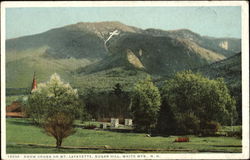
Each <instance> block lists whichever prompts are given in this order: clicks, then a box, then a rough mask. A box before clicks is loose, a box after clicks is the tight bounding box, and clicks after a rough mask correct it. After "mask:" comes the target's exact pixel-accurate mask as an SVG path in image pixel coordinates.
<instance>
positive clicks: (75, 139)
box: [6, 119, 242, 153]
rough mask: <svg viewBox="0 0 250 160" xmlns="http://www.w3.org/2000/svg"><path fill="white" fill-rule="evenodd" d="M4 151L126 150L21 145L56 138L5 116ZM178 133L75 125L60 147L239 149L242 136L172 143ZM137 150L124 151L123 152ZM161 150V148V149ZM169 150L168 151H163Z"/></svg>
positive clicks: (23, 122)
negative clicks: (167, 134)
mask: <svg viewBox="0 0 250 160" xmlns="http://www.w3.org/2000/svg"><path fill="white" fill-rule="evenodd" d="M6 127H7V131H6V133H7V137H6V139H7V142H6V143H7V153H109V152H113V153H114V152H118V153H123V152H125V151H123V150H121V151H119V150H117V151H108V150H91V149H90V150H81V149H56V148H53V147H32V146H28V145H23V144H28V143H29V144H30V143H32V144H43V145H49V146H55V140H54V138H52V137H49V136H47V135H46V134H45V133H43V131H42V129H41V128H38V127H35V126H33V125H32V124H31V123H30V122H29V121H27V120H25V119H7V124H6ZM176 137H177V136H170V137H161V136H159V137H146V134H142V133H119V132H112V131H103V130H87V129H81V128H77V132H76V133H75V134H74V135H72V136H70V137H68V138H66V139H65V140H64V141H63V146H72V147H73V146H81V147H103V146H108V147H109V148H121V149H122V148H135V149H143V148H144V149H146V148H150V149H151V148H153V149H159V148H160V149H189V150H198V151H200V152H241V149H242V148H241V147H239V146H240V145H241V139H237V138H233V137H196V136H190V140H191V141H190V142H187V143H174V142H173V141H174V140H175V138H176ZM128 152H129V153H136V151H126V153H128ZM161 152H163V151H161ZM164 152H168V151H164Z"/></svg>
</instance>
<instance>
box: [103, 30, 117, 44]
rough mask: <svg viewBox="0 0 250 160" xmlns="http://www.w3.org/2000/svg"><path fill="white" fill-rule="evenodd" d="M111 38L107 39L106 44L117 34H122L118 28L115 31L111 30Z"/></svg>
mask: <svg viewBox="0 0 250 160" xmlns="http://www.w3.org/2000/svg"><path fill="white" fill-rule="evenodd" d="M109 34H110V35H109V38H108V39H107V40H106V41H105V44H106V43H107V42H108V41H109V40H110V39H111V38H112V37H113V36H114V35H115V36H117V35H119V34H120V32H119V31H118V30H114V31H113V32H109Z"/></svg>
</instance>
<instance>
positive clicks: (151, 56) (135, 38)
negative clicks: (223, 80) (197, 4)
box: [6, 21, 240, 88]
mask: <svg viewBox="0 0 250 160" xmlns="http://www.w3.org/2000/svg"><path fill="white" fill-rule="evenodd" d="M115 30H117V35H114V36H113V37H111V38H110V36H111V33H112V32H114V31H115ZM108 38H110V39H109V40H108V41H107V39H108ZM215 40H217V41H216V43H215V42H212V41H215ZM236 40H237V44H240V39H236ZM236 40H235V39H234V40H233V41H236ZM224 41H225V39H221V40H220V39H219V40H218V38H215V39H211V38H210V39H209V38H205V39H204V37H203V36H200V35H199V34H197V33H194V32H192V31H190V30H187V29H180V30H176V31H165V30H159V29H145V30H144V29H140V28H137V27H133V26H128V25H125V24H122V23H120V22H117V21H116V22H113V21H111V22H98V23H92V22H79V23H76V24H71V25H67V26H64V27H59V28H54V29H51V30H48V31H46V32H43V33H39V34H35V35H30V36H24V37H19V38H15V39H8V40H6V65H7V67H6V68H7V69H6V73H7V75H6V76H7V87H14V88H15V87H17V88H22V87H27V85H28V79H29V78H30V77H32V74H33V72H34V71H36V72H37V74H38V75H40V80H41V81H44V80H45V79H47V77H48V76H49V75H50V74H52V73H53V72H58V73H59V74H60V75H62V77H63V78H64V79H65V80H66V81H69V82H70V83H75V81H77V83H76V84H75V86H81V77H84V76H85V75H89V74H95V75H98V73H100V74H102V76H104V77H105V70H106V71H107V73H108V72H109V71H112V70H113V69H115V68H116V69H115V70H119V71H124V69H125V70H131V72H133V73H137V71H136V72H134V70H138V71H139V72H140V73H141V71H142V72H145V74H151V75H154V76H161V75H166V74H172V73H174V72H176V71H181V70H185V69H190V68H194V67H199V66H203V65H207V64H210V63H213V62H215V61H219V60H222V59H225V58H226V57H229V56H230V55H233V54H236V50H238V49H239V48H240V47H238V45H237V44H236V45H235V46H236V47H235V46H233V47H234V50H235V51H234V50H230V49H228V50H226V49H223V47H224V48H227V47H228V48H230V47H229V46H230V43H231V42H230V43H228V44H226V43H224ZM205 42H209V45H204V44H205ZM221 42H223V43H222V44H221V46H222V47H220V43H221ZM218 48H221V49H218ZM222 51H223V52H222ZM117 67H118V68H123V69H118V68H117ZM16 68H17V69H16ZM21 68H23V69H21ZM112 72H113V71H112ZM139 72H138V73H139ZM128 74H129V75H130V73H128ZM133 76H136V75H133ZM24 77H25V78H24ZM83 79H84V78H83ZM17 80H18V81H17ZM78 82H79V83H78ZM124 83H125V82H124Z"/></svg>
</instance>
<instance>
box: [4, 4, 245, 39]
mask: <svg viewBox="0 0 250 160" xmlns="http://www.w3.org/2000/svg"><path fill="white" fill-rule="evenodd" d="M99 21H120V22H122V23H124V24H127V25H131V26H136V27H139V28H143V29H146V28H158V29H163V30H174V29H183V28H186V29H190V30H192V31H194V32H196V33H199V34H201V35H207V36H213V37H236V38H241V8H240V7H237V6H236V7H235V6H234V7H231V6H230V7H207V6H206V7H81V8H76V7H68V8H7V9H6V38H7V39H9V38H16V37H20V36H24V35H31V34H36V33H41V32H45V31H47V30H49V29H52V28H56V27H62V26H65V25H68V24H74V23H77V22H99Z"/></svg>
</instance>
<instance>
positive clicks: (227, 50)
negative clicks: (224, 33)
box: [145, 29, 241, 57]
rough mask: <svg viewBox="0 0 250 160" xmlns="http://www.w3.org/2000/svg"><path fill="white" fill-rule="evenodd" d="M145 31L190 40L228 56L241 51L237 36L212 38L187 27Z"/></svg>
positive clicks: (239, 40)
mask: <svg viewBox="0 0 250 160" xmlns="http://www.w3.org/2000/svg"><path fill="white" fill-rule="evenodd" d="M145 33H147V34H150V35H155V36H167V37H172V38H179V39H186V40H190V41H192V42H194V43H196V44H198V45H199V46H201V47H203V48H206V49H208V50H211V51H214V52H217V53H220V54H223V55H225V56H227V57H230V56H232V55H234V54H236V53H239V52H240V51H241V39H237V38H214V37H208V36H201V35H199V34H197V33H194V32H192V31H190V30H188V29H179V30H172V31H164V30H158V29H147V30H145Z"/></svg>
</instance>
